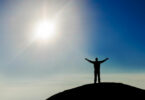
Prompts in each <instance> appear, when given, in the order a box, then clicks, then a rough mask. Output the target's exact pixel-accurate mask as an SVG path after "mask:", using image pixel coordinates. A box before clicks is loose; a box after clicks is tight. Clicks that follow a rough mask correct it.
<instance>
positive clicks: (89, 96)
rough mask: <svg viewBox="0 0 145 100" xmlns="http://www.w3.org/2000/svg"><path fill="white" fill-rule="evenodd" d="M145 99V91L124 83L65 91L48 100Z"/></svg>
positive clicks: (99, 84) (81, 87)
mask: <svg viewBox="0 0 145 100" xmlns="http://www.w3.org/2000/svg"><path fill="white" fill-rule="evenodd" d="M101 99H110V100H111V99H112V100H117V99H121V100H125V99H129V100H131V99H137V100H143V99H145V90H142V89H139V88H136V87H133V86H129V85H125V84H122V83H98V84H88V85H84V86H80V87H76V88H73V89H70V90H66V91H63V92H61V93H58V94H56V95H53V96H51V97H50V98H48V99H47V100H101Z"/></svg>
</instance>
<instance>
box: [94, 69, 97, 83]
mask: <svg viewBox="0 0 145 100" xmlns="http://www.w3.org/2000/svg"><path fill="white" fill-rule="evenodd" d="M96 81H97V73H96V72H95V71H94V84H95V83H96Z"/></svg>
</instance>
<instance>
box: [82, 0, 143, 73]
mask: <svg viewBox="0 0 145 100" xmlns="http://www.w3.org/2000/svg"><path fill="white" fill-rule="evenodd" d="M144 4H145V1H144V0H90V1H89V0H88V1H86V4H85V5H84V6H85V7H86V9H85V10H84V9H83V10H84V12H83V13H84V16H85V21H84V24H85V25H86V27H88V28H87V29H88V30H89V32H88V34H89V42H90V43H89V44H90V45H89V46H90V47H89V48H88V52H89V54H91V55H92V56H97V55H99V56H102V55H103V56H107V57H110V58H111V60H112V61H113V62H111V63H116V64H117V65H119V66H118V67H122V68H123V69H129V71H136V72H138V71H144V69H145V63H144V60H145V53H144V51H145V47H144V43H145V40H144V32H145V31H144V29H145V24H144V23H145V6H144ZM116 67H117V66H116Z"/></svg>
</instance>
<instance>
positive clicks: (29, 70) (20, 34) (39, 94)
mask: <svg viewBox="0 0 145 100" xmlns="http://www.w3.org/2000/svg"><path fill="white" fill-rule="evenodd" d="M144 5H145V1H144V0H0V79H1V83H0V88H2V89H1V90H0V92H1V95H0V97H1V98H0V99H2V100H9V99H10V98H11V99H14V100H26V99H27V100H40V99H41V98H46V97H49V96H51V95H52V94H55V93H57V92H58V91H62V90H64V89H67V88H72V87H75V86H78V85H82V84H87V83H90V82H92V79H93V66H92V65H91V64H89V63H88V62H86V61H85V60H84V58H86V57H87V58H89V59H91V60H94V59H95V57H98V58H99V59H100V60H102V59H104V58H106V57H109V58H110V60H108V61H107V62H105V63H104V64H102V68H101V73H102V75H103V81H111V82H112V81H113V82H123V83H126V84H130V85H134V86H138V87H141V88H145V85H144V84H143V83H144V76H145V74H144V72H145V62H144V60H145V53H144V51H145V47H144V44H145V40H144V36H145V34H144V32H145V30H144V29H145V6H144ZM44 19H45V20H46V19H47V20H49V22H51V21H52V22H53V21H54V23H55V24H56V30H55V33H56V36H55V37H53V38H52V39H48V40H46V41H44V40H40V39H35V34H36V33H37V32H36V30H37V29H36V27H35V26H36V25H37V24H38V22H43V20H44ZM37 28H38V27H37ZM132 76H133V77H132ZM34 90H35V91H34ZM10 91H11V93H12V94H10V93H8V92H10ZM13 91H15V92H13ZM2 93H3V94H2ZM18 93H19V94H20V95H19V96H18V95H17V94H18ZM22 94H25V95H22Z"/></svg>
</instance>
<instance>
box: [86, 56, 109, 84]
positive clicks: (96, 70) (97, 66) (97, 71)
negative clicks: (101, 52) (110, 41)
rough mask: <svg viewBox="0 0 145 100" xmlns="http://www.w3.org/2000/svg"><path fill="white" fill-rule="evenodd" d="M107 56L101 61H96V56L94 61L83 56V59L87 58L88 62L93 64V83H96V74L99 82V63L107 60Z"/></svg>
mask: <svg viewBox="0 0 145 100" xmlns="http://www.w3.org/2000/svg"><path fill="white" fill-rule="evenodd" d="M108 59H109V58H106V59H104V60H102V61H98V58H96V61H91V60H89V59H87V58H85V60H87V61H88V62H90V63H92V64H94V83H96V81H97V76H98V83H100V82H101V81H100V64H101V63H103V62H105V61H106V60H108Z"/></svg>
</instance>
